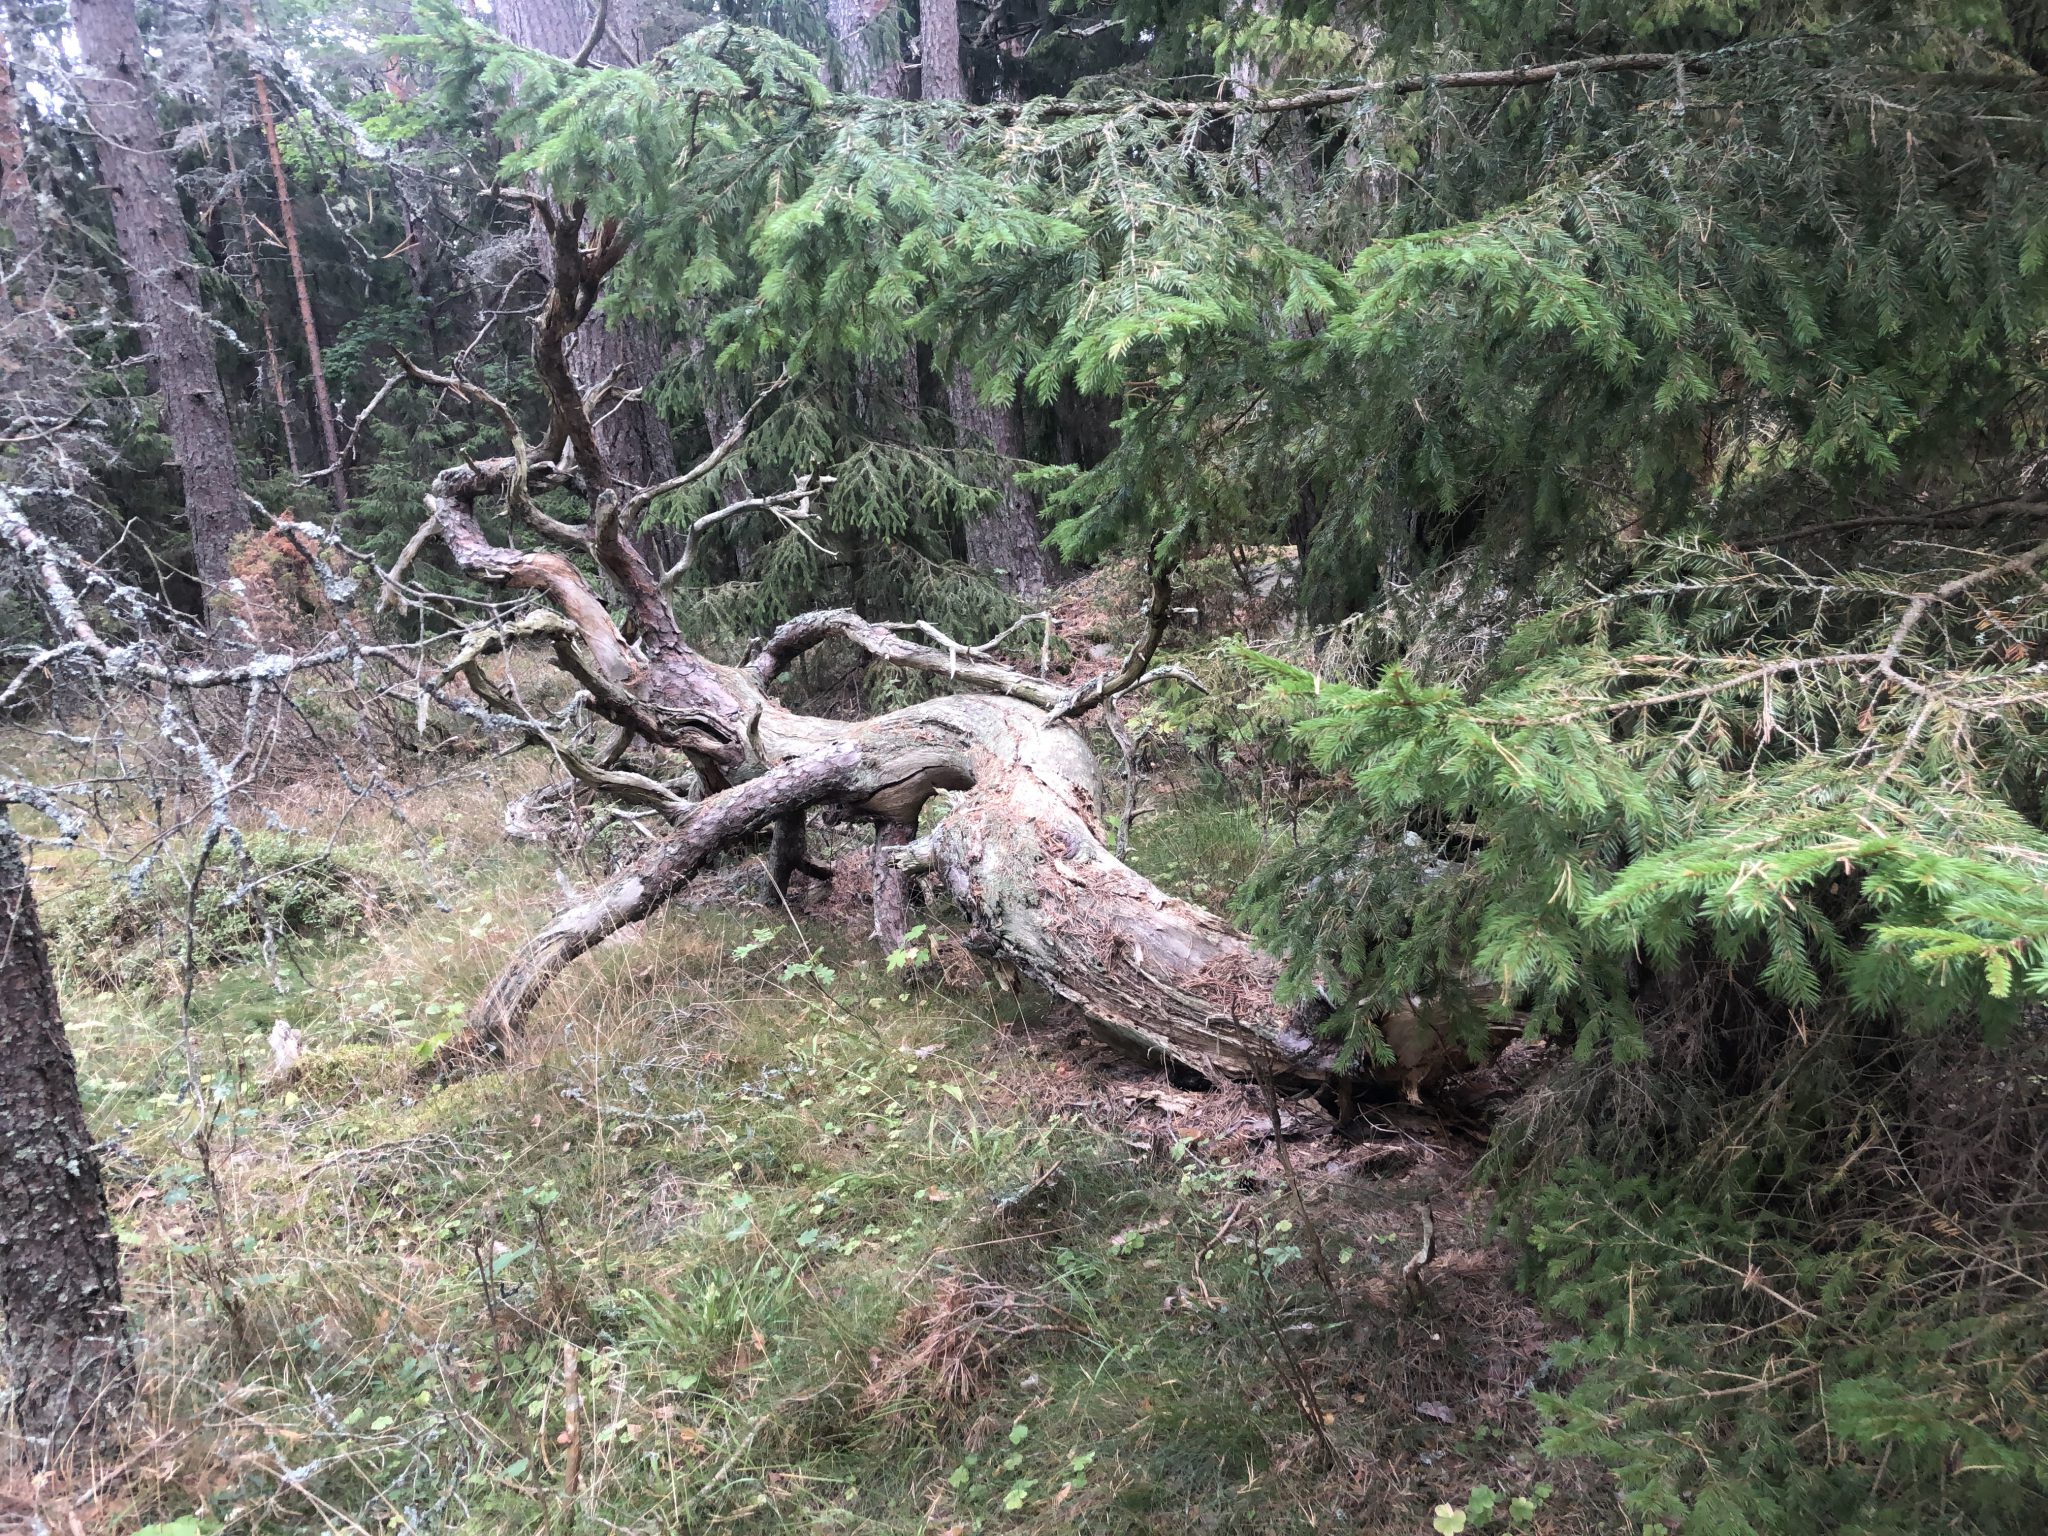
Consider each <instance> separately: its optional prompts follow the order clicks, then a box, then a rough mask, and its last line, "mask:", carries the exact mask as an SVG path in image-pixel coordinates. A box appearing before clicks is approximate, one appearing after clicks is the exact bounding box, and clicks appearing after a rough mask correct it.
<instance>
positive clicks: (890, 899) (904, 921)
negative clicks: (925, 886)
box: [870, 821, 917, 954]
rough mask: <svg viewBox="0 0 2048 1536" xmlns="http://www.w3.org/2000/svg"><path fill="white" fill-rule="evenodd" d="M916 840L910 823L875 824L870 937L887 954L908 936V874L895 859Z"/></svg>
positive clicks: (893, 951) (898, 947)
mask: <svg viewBox="0 0 2048 1536" xmlns="http://www.w3.org/2000/svg"><path fill="white" fill-rule="evenodd" d="M916 837H917V826H916V824H915V823H914V822H908V821H878V822H876V823H875V859H874V871H873V874H872V876H871V879H872V881H873V893H872V896H871V900H872V902H873V904H874V913H875V926H874V927H873V929H871V930H870V936H871V937H872V938H873V939H874V941H875V942H876V943H877V944H879V945H881V946H882V948H883V949H885V950H887V951H888V952H889V953H890V954H894V953H895V952H896V951H897V950H899V949H901V948H902V947H903V936H904V935H905V934H906V933H908V932H910V871H909V869H907V868H906V867H905V865H904V862H903V861H902V860H901V859H899V858H898V857H897V855H899V854H900V853H901V852H902V851H903V850H904V849H905V848H907V847H909V846H910V844H911V843H912V842H913V841H915V839H916Z"/></svg>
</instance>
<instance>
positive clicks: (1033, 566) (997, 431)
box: [918, 0, 1054, 596]
mask: <svg viewBox="0 0 2048 1536" xmlns="http://www.w3.org/2000/svg"><path fill="white" fill-rule="evenodd" d="M918 27H919V35H918V45H919V47H918V51H919V54H920V56H921V57H922V59H923V61H924V62H923V79H924V99H925V100H926V101H965V100H966V99H967V71H966V69H965V68H964V67H963V65H962V63H961V59H960V3H959V0H924V3H923V5H922V6H921V7H920V10H919V19H918ZM946 395H947V401H948V404H949V406H950V408H951V411H952V416H953V431H954V434H955V436H956V437H957V439H958V441H959V443H960V445H961V446H962V447H967V446H968V445H970V444H974V445H979V444H981V443H986V444H987V445H988V446H989V447H990V448H992V449H993V450H994V451H995V455H996V457H997V459H998V460H999V461H1000V462H998V463H997V464H996V465H995V467H994V468H993V469H992V470H991V472H990V473H989V474H988V475H987V476H985V477H984V483H985V484H986V485H987V487H988V489H989V491H990V492H991V493H992V494H993V495H994V496H995V498H996V499H995V501H994V503H993V505H991V506H990V507H989V508H988V509H987V510H986V511H984V512H981V513H979V514H977V515H976V516H975V517H974V518H973V519H972V520H971V521H970V522H969V523H968V524H967V558H968V560H969V561H971V562H972V563H973V564H975V565H978V566H980V567H981V568H982V569H984V570H988V571H993V572H995V574H996V576H997V577H998V578H999V579H1000V580H1001V581H1002V583H1003V585H1004V586H1006V587H1008V588H1009V589H1010V590H1011V591H1012V592H1018V593H1022V594H1024V595H1025V596H1036V595H1037V594H1039V593H1041V592H1043V591H1045V589H1046V588H1047V587H1048V586H1050V585H1051V584H1052V579H1053V574H1054V573H1053V564H1052V559H1051V557H1050V556H1049V555H1047V554H1046V552H1045V548H1044V546H1043V545H1042V544H1041V543H1040V542H1039V540H1040V539H1041V537H1042V534H1041V533H1040V531H1039V527H1038V508H1037V507H1036V506H1035V505H1034V504H1033V502H1032V499H1031V496H1030V493H1029V492H1027V491H1026V490H1025V489H1024V488H1023V487H1022V486H1020V485H1019V484H1017V476H1016V473H1015V471H1014V470H1013V469H1011V468H1010V467H1009V466H1011V465H1013V464H1015V463H1016V462H1017V460H1018V459H1020V458H1022V457H1023V451H1024V423H1023V418H1022V417H1021V415H1020V414H1019V412H1018V409H1017V405H1016V403H1015V402H1014V401H1012V402H1010V403H1009V404H1006V405H988V404H985V403H984V402H983V401H982V398H981V396H980V394H979V393H977V392H976V390H975V387H974V380H973V378H972V376H971V375H970V374H969V373H968V371H967V370H966V369H965V368H962V367H956V368H955V369H954V370H953V377H952V378H951V379H950V380H948V381H947V385H946Z"/></svg>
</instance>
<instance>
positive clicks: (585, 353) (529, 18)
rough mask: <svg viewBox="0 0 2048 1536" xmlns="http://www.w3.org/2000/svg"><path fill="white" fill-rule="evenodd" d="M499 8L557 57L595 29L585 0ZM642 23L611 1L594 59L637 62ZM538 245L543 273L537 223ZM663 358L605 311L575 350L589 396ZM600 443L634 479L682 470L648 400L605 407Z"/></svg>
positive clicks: (633, 11) (646, 371) (615, 469)
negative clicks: (614, 378)
mask: <svg viewBox="0 0 2048 1536" xmlns="http://www.w3.org/2000/svg"><path fill="white" fill-rule="evenodd" d="M495 14H496V17H497V25H498V30H499V31H500V32H502V33H504V35H505V36H506V38H507V39H509V40H510V41H512V42H515V43H518V44H519V45H520V46H521V47H524V48H531V49H533V50H534V51H535V52H537V53H548V54H553V55H554V56H555V57H556V58H558V59H573V58H575V57H576V54H577V51H578V50H579V49H581V48H582V46H583V44H584V43H585V42H586V41H587V40H588V39H589V36H590V23H591V15H592V12H591V10H590V8H589V7H588V6H586V5H584V4H583V3H582V0H499V3H498V4H497V6H496V8H495ZM642 25H643V18H642V16H641V7H640V5H639V3H638V0H611V5H610V7H609V9H608V10H607V11H606V14H605V32H604V37H603V38H602V39H601V40H600V41H599V43H598V46H597V47H596V49H594V50H593V51H592V53H591V56H590V58H591V62H592V63H596V64H605V65H621V64H637V63H639V62H640V61H641V60H642V59H643V58H645V57H646V56H647V55H648V53H650V52H652V50H651V49H650V48H648V47H647V46H646V40H645V39H644V38H643V37H642V35H641V34H642ZM534 249H535V252H536V253H537V255H538V256H539V258H540V262H541V267H542V271H543V273H548V269H549V268H550V267H551V266H552V264H553V261H554V252H553V248H552V247H551V245H550V244H549V241H548V238H547V236H546V234H545V233H544V232H543V231H542V230H541V229H540V228H539V226H538V225H537V224H536V226H535V228H534ZM549 275H551V274H549ZM663 361H664V348H663V346H662V341H661V338H660V336H658V335H657V334H656V333H655V332H654V330H653V329H652V328H651V327H649V326H646V325H642V324H639V323H637V322H635V321H631V320H617V319H612V318H608V317H606V316H604V315H597V316H593V317H592V318H591V319H589V320H587V321H585V322H584V324H583V327H582V329H581V330H579V331H578V332H577V333H576V340H575V344H574V346H573V347H572V348H571V349H570V355H569V362H570V366H571V368H572V369H573V371H574V373H575V377H576V383H577V385H578V387H580V388H581V389H582V390H583V391H584V393H585V394H586V395H587V394H590V393H591V392H592V391H593V390H594V389H595V388H596V387H597V385H598V384H599V383H601V382H602V381H603V380H605V379H607V378H609V377H610V376H611V375H612V374H613V373H615V372H616V373H617V374H618V375H619V381H620V385H621V387H623V388H625V389H629V390H631V389H644V388H645V387H646V386H647V385H648V384H650V383H652V382H653V381H654V377H655V375H656V374H658V373H660V372H661V369H662V364H663ZM597 443H598V447H599V448H601V449H602V450H603V451H604V461H605V467H606V468H607V469H609V470H610V471H611V473H612V476H613V478H615V479H618V480H622V481H624V482H626V483H627V484H628V485H632V486H643V485H655V484H658V483H659V482H661V481H663V480H667V479H670V478H671V477H673V476H674V474H675V472H676V450H675V445H674V443H672V442H671V441H670V439H669V434H668V427H667V426H666V425H665V424H664V423H663V422H662V419H661V413H660V412H658V411H657V410H655V408H654V407H653V406H652V405H649V404H647V403H646V402H645V401H639V400H635V401H629V402H627V403H625V404H623V405H620V406H618V407H617V408H616V409H611V408H607V411H606V413H605V414H603V415H601V416H600V417H599V418H598V421H597Z"/></svg>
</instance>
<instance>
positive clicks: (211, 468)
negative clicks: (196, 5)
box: [71, 0, 249, 621]
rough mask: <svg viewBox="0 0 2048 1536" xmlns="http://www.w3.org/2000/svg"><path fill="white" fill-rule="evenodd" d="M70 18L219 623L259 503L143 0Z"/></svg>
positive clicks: (74, 3) (86, 7) (91, 8)
mask: <svg viewBox="0 0 2048 1536" xmlns="http://www.w3.org/2000/svg"><path fill="white" fill-rule="evenodd" d="M71 21H72V30H73V34H74V36H75V38H76V40H77V43H78V51H79V58H80V64H81V67H80V69H79V71H78V73H77V76H76V82H77V85H78V93H79V96H80V97H81V98H82V99H83V100H84V103H85V110H86V116H87V118H88V120H89V121H90V122H91V124H92V130H93V134H94V136H95V139H96V140H97V147H98V153H99V163H100V175H101V178H102V179H103V180H104V182H105V183H106V188H107V195H108V198H109V200H110V202H111V203H112V205H113V211H114V238H115V240H116V242H117V243H118V244H119V246H120V249H121V259H122V261H123V262H124V263H125V264H126V266H127V268H128V282H129V292H130V294H131V295H132V297H133V299H134V303H135V313H136V318H137V319H139V320H140V321H141V323H142V328H143V331H144V333H145V335H146V336H147V337H148V340H149V344H150V347H151V350H152V352H153V353H154V356H155V359H156V373H157V379H158V382H159V384H160V386H161V389H162V393H163V412H164V426H165V429H166V430H167V431H168V432H169V434H170V439H171V447H172V451H173V452H175V453H176V455H177V458H178V464H179V466H180V468H181V469H182V470H183V478H184V496H185V514H186V517H187V520H188V521H189V522H190V524H191V528H192V548H193V553H194V556H195V559H196V560H197V563H198V567H199V581H200V585H201V586H202V588H203V589H204V590H205V594H206V603H207V608H208V612H209V615H210V616H211V617H213V618H214V619H215V620H216V621H217V620H218V618H219V616H220V612H221V610H220V608H219V606H218V599H219V595H220V590H221V588H222V587H224V586H225V585H226V583H227V581H228V580H229V578H230V575H231V572H230V569H229V560H230V557H231V555H232V553H233V549H234V544H235V541H236V539H238V538H240V537H241V536H242V535H243V534H245V533H247V532H248V531H249V508H248V505H247V503H245V502H244V501H243V499H242V485H241V477H240V475H239V474H238V472H237V470H236V467H235V442H234V436H233V433H232V431H231V429H230V428H229V425H228V411H227V402H226V400H225V399H224V398H223V397H222V395H221V387H220V371H219V367H218V365H217V363H216V360H215V358H214V348H213V327H212V322H211V321H210V320H209V319H208V318H207V314H206V310H205V308H204V306H203V305H202V304H201V302H200V298H199V274H198V270H197V268H196V267H195V266H194V264H193V261H192V250H191V240H190V236H189V234H188V232H187V230H186V228H185V216H184V210H183V209H182V208H181V207H180V206H179V203H178V187H177V178H176V176H175V174H174V170H175V167H174V165H173V162H172V159H171V155H170V153H169V151H168V150H167V149H166V147H165V145H164V141H163V130H162V126H161V124H159V122H158V121H157V115H156V106H155V104H154V102H153V101H152V100H151V99H150V79H149V70H148V59H147V57H146V56H145V55H144V53H143V51H142V35H141V33H140V31H139V30H138V29H137V27H136V24H135V3H134V0H71Z"/></svg>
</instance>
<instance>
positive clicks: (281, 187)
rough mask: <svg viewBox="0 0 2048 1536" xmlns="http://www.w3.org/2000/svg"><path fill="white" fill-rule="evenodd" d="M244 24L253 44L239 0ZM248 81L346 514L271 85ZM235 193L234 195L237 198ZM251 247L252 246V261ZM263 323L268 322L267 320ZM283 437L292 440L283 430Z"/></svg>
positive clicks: (250, 14) (245, 0)
mask: <svg viewBox="0 0 2048 1536" xmlns="http://www.w3.org/2000/svg"><path fill="white" fill-rule="evenodd" d="M242 24H243V25H244V26H245V27H247V28H248V29H249V37H250V40H251V41H252V42H253V41H254V39H255V37H256V7H255V6H254V4H253V3H252V0H242ZM249 80H250V83H251V84H252V85H254V86H255V88H256V120H257V122H258V123H260V124H261V125H262V127H263V144H264V147H265V148H266V149H268V150H269V151H270V178H271V181H272V182H273V183H274V184H275V186H276V188H277V222H278V228H279V230H280V232H281V233H282V234H283V235H284V251H285V255H286V257H287V258H288V259H289V260H290V262H291V268H292V287H293V289H294V290H295V291H296V292H297V294H298V297H299V324H300V326H301V327H302V328H303V329H304V331H305V335H306V368H307V371H308V372H309V373H310V374H311V375H312V384H313V409H314V414H316V415H317V416H318V417H319V418H320V446H321V448H322V449H323V450H325V452H326V454H327V465H328V470H329V473H328V476H327V494H328V495H329V496H330V497H331V498H332V499H333V501H334V511H335V515H336V516H338V517H339V516H346V515H347V513H348V482H347V480H346V479H345V478H344V477H343V470H342V465H341V439H340V438H339V436H337V434H336V432H335V425H334V402H333V401H332V400H331V399H329V398H328V394H327V365H326V363H325V362H324V361H323V360H322V358H321V356H320V326H319V324H318V322H317V321H316V320H315V319H314V317H313V293H312V290H311V289H310V288H308V287H307V286H306V263H305V258H304V257H303V256H301V255H300V253H299V218H298V215H297V214H296V213H294V212H293V211H292V188H291V183H290V181H289V180H287V179H286V177H285V173H284V152H283V150H282V149H281V148H280V147H279V145H278V142H277V114H276V113H275V112H273V111H272V110H271V106H270V82H269V80H268V79H266V78H265V77H264V74H263V71H262V70H260V69H252V70H250V71H249ZM239 195H240V194H239V193H237V196H238V197H239ZM253 257H254V247H251V259H252V260H253ZM264 323H265V325H266V326H267V325H268V324H269V321H268V319H267V318H266V320H265V322H264ZM285 435H286V437H287V438H289V437H290V435H291V434H290V431H289V429H287V431H286V434H285Z"/></svg>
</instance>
